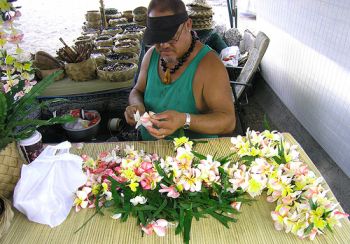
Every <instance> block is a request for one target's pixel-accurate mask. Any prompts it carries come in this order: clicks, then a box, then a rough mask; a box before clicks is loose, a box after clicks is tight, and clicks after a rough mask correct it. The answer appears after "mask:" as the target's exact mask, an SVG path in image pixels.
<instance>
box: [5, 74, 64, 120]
mask: <svg viewBox="0 0 350 244" xmlns="http://www.w3.org/2000/svg"><path fill="white" fill-rule="evenodd" d="M62 72H63V71H56V72H54V73H52V74H50V75H48V76H47V77H45V78H44V79H43V80H42V81H40V82H38V83H37V84H36V85H34V86H33V88H32V89H31V90H30V92H28V93H27V94H25V95H24V96H23V97H22V98H21V99H19V102H18V103H16V105H15V106H14V108H13V112H12V115H11V116H10V118H9V120H11V119H13V117H16V115H17V114H18V111H19V110H22V111H23V109H25V106H26V105H28V104H31V102H32V101H33V100H34V99H35V97H36V96H38V95H39V94H40V93H41V92H43V91H44V90H45V89H46V88H47V87H48V86H50V85H51V84H52V83H53V82H54V80H55V78H56V77H58V76H59V75H61V74H62Z"/></svg>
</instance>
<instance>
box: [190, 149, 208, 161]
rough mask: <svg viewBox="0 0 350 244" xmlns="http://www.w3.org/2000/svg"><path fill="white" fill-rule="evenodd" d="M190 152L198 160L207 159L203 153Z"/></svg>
mask: <svg viewBox="0 0 350 244" xmlns="http://www.w3.org/2000/svg"><path fill="white" fill-rule="evenodd" d="M192 153H193V155H194V156H196V157H197V158H198V159H200V160H203V159H207V157H206V156H204V155H202V154H200V153H197V152H195V151H192Z"/></svg>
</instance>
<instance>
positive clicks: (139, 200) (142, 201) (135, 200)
mask: <svg viewBox="0 0 350 244" xmlns="http://www.w3.org/2000/svg"><path fill="white" fill-rule="evenodd" d="M130 202H131V203H132V204H133V205H134V206H136V205H138V204H145V203H146V202H147V199H146V198H145V197H144V196H137V197H134V198H132V199H130Z"/></svg>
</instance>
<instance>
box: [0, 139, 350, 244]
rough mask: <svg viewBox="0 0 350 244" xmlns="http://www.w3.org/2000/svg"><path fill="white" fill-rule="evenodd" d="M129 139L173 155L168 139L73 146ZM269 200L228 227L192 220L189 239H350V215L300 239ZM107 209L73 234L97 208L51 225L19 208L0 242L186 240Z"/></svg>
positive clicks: (216, 147)
mask: <svg viewBox="0 0 350 244" xmlns="http://www.w3.org/2000/svg"><path fill="white" fill-rule="evenodd" d="M284 136H285V138H286V139H287V141H289V142H291V143H292V144H297V142H296V141H295V139H294V138H293V137H292V136H291V135H290V134H287V133H285V134H284ZM125 144H129V145H135V148H136V149H144V150H145V151H147V152H157V153H158V154H159V155H161V156H164V155H174V152H173V149H172V148H173V146H172V144H171V142H168V141H157V142H120V143H101V144H98V143H96V144H85V145H84V147H83V149H82V150H76V149H75V151H74V152H75V153H76V154H83V153H86V154H88V155H90V156H96V155H97V154H98V153H99V152H102V151H105V150H110V149H112V148H114V147H115V146H116V145H119V146H120V147H121V148H123V147H125ZM230 147H231V143H230V138H219V139H212V140H209V142H208V143H206V144H198V145H197V146H196V148H195V149H196V150H197V151H198V152H200V153H202V154H207V153H210V154H214V153H215V152H217V155H218V156H223V155H227V154H228V153H229V152H230ZM299 151H300V153H301V158H302V160H304V162H306V163H307V164H308V165H309V166H310V168H311V169H312V170H314V171H315V173H316V174H319V171H318V170H317V169H316V167H315V166H314V164H313V163H312V162H311V160H310V159H309V157H308V156H307V155H306V153H305V152H304V151H303V149H302V148H301V147H299ZM327 187H328V186H327ZM330 194H332V193H330ZM332 195H333V194H332ZM265 199H266V196H265V195H263V196H261V197H260V198H258V199H256V200H257V201H255V202H252V204H251V206H249V205H243V206H242V208H241V214H239V215H238V216H237V217H238V222H237V223H231V224H229V225H230V228H229V229H227V228H225V227H224V226H223V225H221V224H220V223H219V222H217V221H216V220H214V219H212V218H210V217H208V218H206V219H201V220H200V221H196V220H193V224H192V231H191V241H190V242H191V243H200V244H205V243H208V244H213V243H220V244H221V243H239V244H244V243H314V244H321V243H322V244H324V243H332V244H333V243H350V222H349V220H342V221H341V223H342V225H343V226H342V227H341V228H339V227H336V229H335V231H334V233H333V234H332V233H330V232H329V231H327V232H326V234H325V235H322V236H318V237H316V239H315V240H314V241H309V240H300V239H298V238H297V237H296V236H295V235H293V234H290V233H289V234H287V233H284V232H282V231H276V230H275V228H274V225H273V221H272V219H271V215H270V213H271V211H272V210H274V207H275V204H274V203H268V202H267V201H266V200H265ZM38 207H40V206H38ZM105 213H106V214H105V216H100V215H96V216H95V217H94V218H93V219H92V220H91V221H90V222H89V223H88V224H87V225H86V226H85V227H84V228H83V229H82V230H80V231H79V232H78V233H76V234H74V231H76V230H77V229H78V228H79V227H80V226H81V225H82V224H83V223H84V222H85V221H86V220H87V219H88V218H89V217H90V216H91V215H93V214H94V210H82V211H80V212H79V213H75V211H74V210H73V209H72V211H71V213H70V215H69V217H68V218H67V220H66V221H65V222H64V223H63V224H61V225H60V226H58V227H56V228H53V229H51V228H50V227H48V226H45V225H40V224H36V223H32V222H29V221H28V220H27V219H26V217H25V216H24V215H22V214H20V213H18V212H17V213H16V215H15V219H14V221H13V224H12V226H11V228H10V231H9V233H8V234H7V235H5V236H4V238H3V239H2V240H0V243H4V244H5V243H6V244H14V243H16V244H19V243H23V244H29V243H35V244H41V243H45V244H46V243H59V244H61V243H122V244H124V243H142V244H144V243H147V244H148V243H182V236H181V235H175V226H174V227H173V228H170V229H169V230H168V233H167V235H166V236H165V237H158V236H156V235H155V234H154V235H151V236H146V235H145V236H144V237H142V236H141V229H140V227H139V226H137V225H136V219H135V218H129V220H128V221H127V222H125V223H121V222H120V220H113V219H112V218H110V217H109V216H110V213H109V212H107V211H105Z"/></svg>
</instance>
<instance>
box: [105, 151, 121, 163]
mask: <svg viewBox="0 0 350 244" xmlns="http://www.w3.org/2000/svg"><path fill="white" fill-rule="evenodd" d="M104 161H105V162H106V163H110V162H116V163H120V162H121V158H120V157H119V156H117V153H116V150H114V149H113V150H112V152H111V153H110V154H108V155H107V157H106V158H105V159H104Z"/></svg>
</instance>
